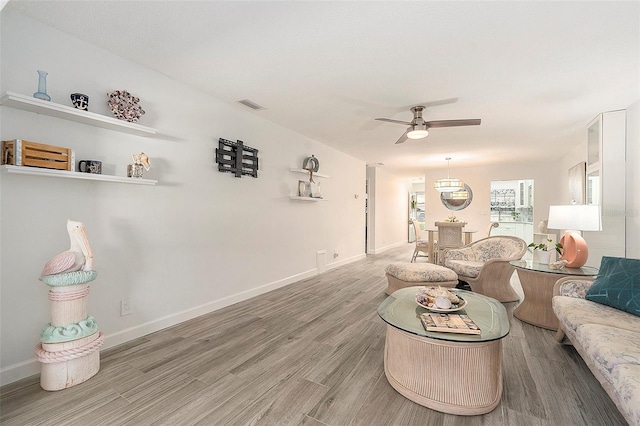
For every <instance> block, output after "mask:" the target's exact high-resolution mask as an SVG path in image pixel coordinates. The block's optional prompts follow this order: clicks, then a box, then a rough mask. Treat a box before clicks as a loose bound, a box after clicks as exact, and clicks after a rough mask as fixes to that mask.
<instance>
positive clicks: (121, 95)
mask: <svg viewBox="0 0 640 426" xmlns="http://www.w3.org/2000/svg"><path fill="white" fill-rule="evenodd" d="M107 96H108V97H109V98H108V101H107V103H108V105H109V108H110V109H111V112H113V115H114V116H115V117H116V118H118V119H120V120H126V121H129V122H131V123H135V122H136V121H138V119H139V118H140V117H142V116H143V115H144V110H143V109H142V107H141V106H140V105H138V102H140V98H138V97H136V96H133V95H131V94H130V93H129V92H127V91H126V90H114V91H113V92H109V93H107Z"/></svg>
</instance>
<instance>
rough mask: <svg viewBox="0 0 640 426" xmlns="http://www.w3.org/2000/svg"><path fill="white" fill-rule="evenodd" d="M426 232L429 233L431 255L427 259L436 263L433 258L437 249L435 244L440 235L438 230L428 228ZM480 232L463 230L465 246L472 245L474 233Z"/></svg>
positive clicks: (428, 251)
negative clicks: (434, 250)
mask: <svg viewBox="0 0 640 426" xmlns="http://www.w3.org/2000/svg"><path fill="white" fill-rule="evenodd" d="M425 231H427V254H428V255H429V257H427V261H428V262H430V263H435V262H434V257H433V249H434V247H435V242H436V235H437V233H438V228H428V229H425ZM476 232H478V231H477V230H476V229H473V230H471V229H463V230H462V234H463V237H464V245H467V244H470V243H471V237H472V235H473V234H474V233H476Z"/></svg>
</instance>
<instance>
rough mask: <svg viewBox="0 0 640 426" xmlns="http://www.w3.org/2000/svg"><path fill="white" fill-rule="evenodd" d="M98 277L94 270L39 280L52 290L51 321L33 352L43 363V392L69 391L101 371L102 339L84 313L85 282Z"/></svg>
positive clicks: (50, 296) (89, 316)
mask: <svg viewBox="0 0 640 426" xmlns="http://www.w3.org/2000/svg"><path fill="white" fill-rule="evenodd" d="M97 276H98V273H97V272H96V271H76V272H67V273H64V274H56V275H48V276H45V277H43V278H42V281H43V282H44V283H45V284H47V285H48V286H49V287H51V288H50V290H49V301H50V303H51V322H50V323H49V324H47V325H45V326H44V327H43V328H42V331H41V332H40V343H39V344H38V345H37V346H36V349H35V352H36V356H37V358H38V361H39V362H40V363H42V368H41V372H40V386H41V387H42V389H44V390H47V391H56V390H61V389H66V388H69V387H71V386H74V385H77V384H79V383H82V382H84V381H86V380H88V379H90V378H91V377H93V376H94V375H95V374H96V373H97V372H98V370H100V351H99V348H100V346H102V344H103V343H104V336H103V335H102V333H101V332H100V331H98V324H97V323H96V321H95V319H94V318H93V317H92V316H91V315H89V314H88V313H87V299H88V296H89V284H88V283H89V282H91V281H93V280H95V279H96V277H97Z"/></svg>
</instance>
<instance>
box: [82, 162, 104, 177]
mask: <svg viewBox="0 0 640 426" xmlns="http://www.w3.org/2000/svg"><path fill="white" fill-rule="evenodd" d="M78 171H79V172H80V173H94V174H97V175H100V174H102V161H98V160H80V161H78Z"/></svg>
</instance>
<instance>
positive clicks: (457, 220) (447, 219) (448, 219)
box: [444, 216, 460, 223]
mask: <svg viewBox="0 0 640 426" xmlns="http://www.w3.org/2000/svg"><path fill="white" fill-rule="evenodd" d="M444 221H445V222H456V223H457V222H460V220H459V219H458V218H457V217H455V216H449V217H448V218H446V219H445V220H444Z"/></svg>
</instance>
